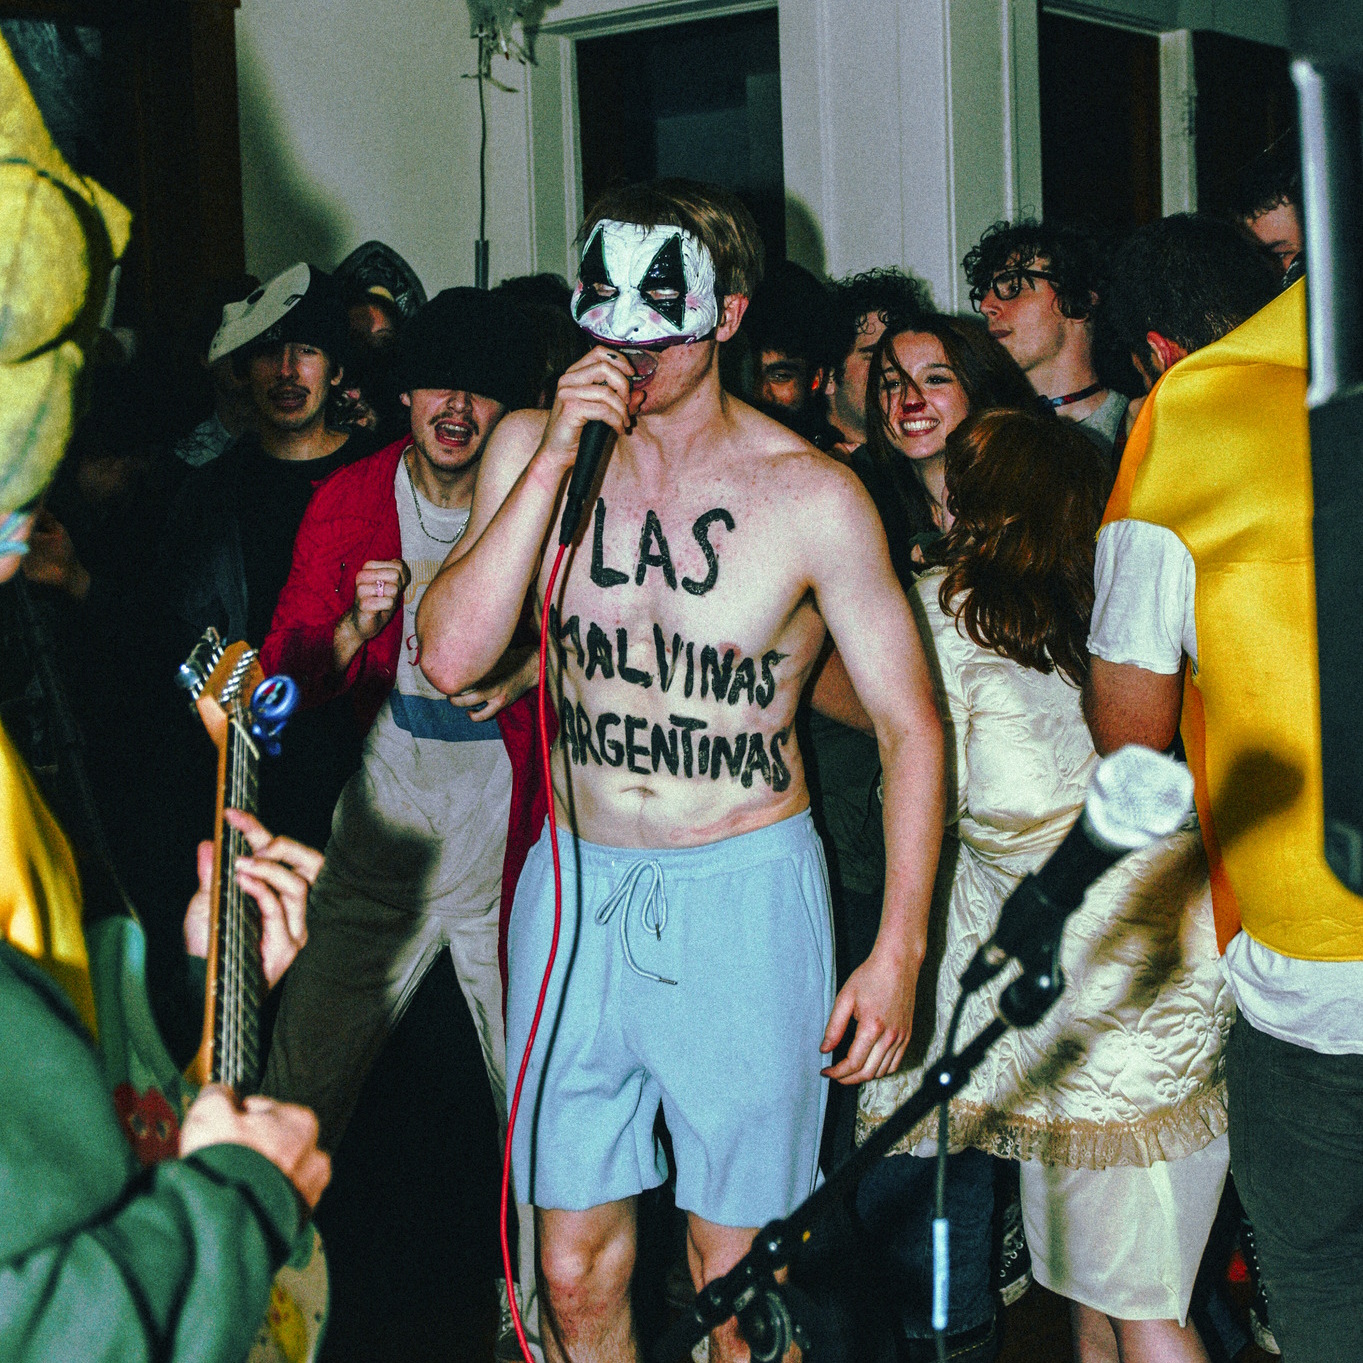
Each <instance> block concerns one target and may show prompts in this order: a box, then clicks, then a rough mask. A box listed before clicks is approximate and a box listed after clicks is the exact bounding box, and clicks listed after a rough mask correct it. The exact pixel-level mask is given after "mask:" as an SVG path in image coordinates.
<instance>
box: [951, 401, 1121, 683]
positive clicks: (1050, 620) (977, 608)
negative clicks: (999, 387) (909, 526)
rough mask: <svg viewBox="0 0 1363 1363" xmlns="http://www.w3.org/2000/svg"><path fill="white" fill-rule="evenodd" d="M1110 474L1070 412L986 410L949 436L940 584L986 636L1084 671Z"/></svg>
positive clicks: (1023, 662)
mask: <svg viewBox="0 0 1363 1363" xmlns="http://www.w3.org/2000/svg"><path fill="white" fill-rule="evenodd" d="M1110 481H1111V478H1110V474H1109V472H1108V470H1107V467H1106V465H1105V461H1104V459H1103V455H1102V453H1101V451H1100V450H1099V448H1098V446H1097V445H1096V444H1095V443H1094V442H1093V441H1092V440H1091V439H1090V438H1089V437H1088V436H1086V435H1085V434H1084V433H1083V431H1081V430H1080V429H1079V428H1078V427H1077V426H1075V425H1074V424H1073V423H1072V422H1068V421H1048V420H1046V418H1044V417H1042V416H1038V415H1035V414H1033V413H1030V412H1016V411H992V412H981V413H980V414H979V415H978V416H973V417H970V418H968V419H967V420H965V421H963V422H962V423H961V424H960V425H959V426H958V427H957V428H956V429H955V430H954V431H953V432H952V433H951V434H950V435H949V436H948V437H947V458H946V484H947V508H948V510H950V512H951V514H952V516H954V517H955V520H954V521H953V522H952V526H951V529H950V530H948V531H947V533H946V534H945V535H944V536H943V537H942V540H941V541H940V543H939V544H938V545H937V552H936V554H935V558H936V559H937V561H938V562H939V563H944V564H945V565H946V569H947V573H946V577H945V578H944V579H943V581H942V586H941V589H940V591H939V592H938V598H937V599H938V601H939V602H940V603H941V606H942V610H943V611H944V612H946V613H947V614H948V615H954V616H955V617H956V621H957V627H958V628H959V627H960V626H961V625H964V626H965V630H966V633H967V634H969V636H970V637H971V639H973V640H974V641H975V643H977V644H979V645H980V647H981V648H988V649H993V650H994V652H996V653H999V654H1001V655H1002V656H1003V657H1005V658H1010V659H1011V660H1012V661H1013V662H1015V663H1017V664H1019V665H1020V666H1022V667H1027V668H1031V669H1033V670H1034V671H1037V672H1044V673H1049V672H1052V671H1059V672H1060V674H1061V675H1062V676H1064V677H1065V678H1066V679H1067V680H1069V681H1071V682H1073V683H1074V684H1075V685H1076V686H1079V685H1081V684H1082V683H1083V680H1084V677H1085V676H1086V675H1087V673H1088V648H1087V639H1088V631H1089V618H1090V616H1091V615H1092V614H1093V553H1094V539H1095V536H1096V535H1097V532H1098V525H1099V523H1100V522H1101V520H1102V518H1103V509H1104V507H1105V505H1106V503H1107V494H1108V485H1109V483H1110Z"/></svg>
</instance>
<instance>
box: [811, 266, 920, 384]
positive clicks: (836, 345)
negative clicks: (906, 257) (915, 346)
mask: <svg viewBox="0 0 1363 1363" xmlns="http://www.w3.org/2000/svg"><path fill="white" fill-rule="evenodd" d="M832 293H833V319H832V325H831V327H830V329H829V335H828V353H829V355H830V356H831V357H832V362H833V364H834V366H835V368H836V370H837V372H838V373H839V374H841V372H842V366H843V364H844V363H845V362H846V360H847V357H848V356H849V355H850V354H851V353H852V348H853V347H854V346H855V345H856V343H857V336H858V334H859V333H860V331H861V324H862V322H863V321H864V320H865V319H866V318H867V317H869V316H870V315H871V314H872V313H876V314H878V315H879V317H880V320H881V321H882V322H884V323H885V325H886V326H893V327H895V328H897V329H898V328H900V327H902V326H904V325H905V324H907V323H908V322H909V321H911V320H912V319H913V318H915V317H920V316H922V315H924V314H925V313H931V312H936V311H937V309H936V308H935V307H933V305H932V293H931V291H930V290H929V288H928V286H927V285H926V284H925V283H923V281H922V280H921V279H916V278H915V277H914V276H913V275H911V274H905V273H904V271H903V270H897V269H895V268H894V267H893V266H890V267H887V268H885V269H877V270H865V271H863V272H862V273H861V274H854V275H849V276H848V277H847V278H846V279H839V280H837V281H835V282H834V284H833V290H832Z"/></svg>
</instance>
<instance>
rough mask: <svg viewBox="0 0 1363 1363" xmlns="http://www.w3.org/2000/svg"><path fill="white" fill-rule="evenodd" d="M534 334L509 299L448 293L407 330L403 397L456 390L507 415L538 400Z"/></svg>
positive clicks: (401, 365)
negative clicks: (420, 391)
mask: <svg viewBox="0 0 1363 1363" xmlns="http://www.w3.org/2000/svg"><path fill="white" fill-rule="evenodd" d="M533 349H534V347H533V344H532V341H531V336H530V328H529V325H528V324H527V322H526V319H525V318H524V317H523V316H522V314H521V313H520V312H519V311H518V310H517V309H516V308H515V307H514V306H513V305H512V304H510V303H508V302H507V301H506V299H504V298H502V297H501V296H500V295H498V294H495V293H488V292H486V291H485V290H483V289H468V288H463V289H445V290H443V291H442V292H440V293H438V294H436V296H435V297H434V298H432V299H431V301H430V302H429V303H427V304H426V305H425V307H423V308H422V309H421V310H420V311H419V312H418V313H417V314H416V316H415V317H413V318H412V320H411V321H410V322H408V323H407V325H406V327H404V328H403V331H402V336H401V339H400V340H399V342H398V360H397V367H396V370H395V374H394V377H395V379H396V381H397V387H398V391H399V392H403V393H409V392H411V391H412V389H414V388H441V389H456V390H458V391H461V392H468V393H477V394H479V395H480V396H482V397H485V398H492V399H493V400H494V401H495V402H500V403H501V404H502V406H503V407H505V408H506V409H507V411H515V410H516V409H517V408H520V407H528V406H529V405H530V404H531V402H532V401H533V400H534V396H535V395H534V392H533V391H532V389H533V385H534V380H535V376H534V375H533V374H531V373H530V372H529V371H530V369H531V368H533V360H532V355H533Z"/></svg>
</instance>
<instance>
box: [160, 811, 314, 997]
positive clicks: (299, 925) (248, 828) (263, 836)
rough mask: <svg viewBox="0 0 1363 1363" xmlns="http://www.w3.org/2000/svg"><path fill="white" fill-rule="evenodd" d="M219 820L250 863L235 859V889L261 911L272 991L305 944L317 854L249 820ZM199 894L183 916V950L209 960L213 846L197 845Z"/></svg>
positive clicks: (240, 816) (237, 815)
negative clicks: (237, 838) (240, 842)
mask: <svg viewBox="0 0 1363 1363" xmlns="http://www.w3.org/2000/svg"><path fill="white" fill-rule="evenodd" d="M223 818H224V819H225V820H226V821H227V822H228V823H229V824H230V825H231V826H232V827H233V828H235V829H236V830H237V831H238V832H239V833H240V834H241V835H242V836H243V837H244V838H245V839H246V845H247V846H248V847H249V848H250V849H251V855H250V856H249V857H238V858H237V862H236V866H235V868H234V874H235V876H236V881H237V884H238V885H240V886H241V888H242V889H243V890H244V891H245V892H246V893H247V894H249V895H250V896H251V898H252V899H254V900H255V902H256V904H257V906H258V907H259V909H260V918H261V936H260V953H261V957H262V963H263V965H264V967H265V983H266V986H267V987H268V988H271V989H273V988H274V986H275V985H276V984H278V983H279V980H280V978H281V976H282V975H283V974H284V972H285V971H286V970H287V969H288V968H289V966H290V965H292V964H293V959H294V957H295V956H297V955H298V953H299V952H300V951H301V950H302V949H303V944H304V943H305V942H306V941H307V940H308V928H307V912H306V911H307V902H308V887H309V886H311V885H315V884H316V883H317V873H318V872H319V871H320V870H321V869H322V854H321V853H320V852H318V851H317V850H316V849H315V848H312V847H305V846H304V845H303V844H302V843H301V842H294V840H293V839H292V838H284V837H275V836H274V835H273V834H271V833H270V831H269V830H268V829H267V828H266V827H265V826H264V825H263V824H262V823H261V822H260V820H259V819H257V818H256V817H255V816H254V815H252V814H246V813H244V812H243V811H241V810H239V809H226V810H224V811H223ZM198 861H199V888H198V890H197V891H196V892H195V894H194V898H193V899H191V900H190V901H189V911H188V912H187V913H186V914H185V949H186V950H187V951H188V952H189V954H190V955H191V956H200V957H204V956H207V955H208V930H209V929H208V925H209V905H210V901H211V897H212V890H213V844H212V843H211V842H201V843H200V844H199V857H198Z"/></svg>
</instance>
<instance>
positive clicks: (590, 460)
mask: <svg viewBox="0 0 1363 1363" xmlns="http://www.w3.org/2000/svg"><path fill="white" fill-rule="evenodd" d="M612 434H613V432H612V430H611V428H610V427H609V426H607V425H606V423H605V422H604V421H589V422H587V424H586V425H585V426H583V428H582V434H581V435H580V436H579V437H578V441H577V463H575V464H574V465H573V474H572V477H571V478H569V479H568V495H567V496H566V497H564V499H563V519H562V520H561V521H560V522H559V527H558V542H559V543H560V544H571V543H572V542H573V541H574V540H575V539H576V538H577V532H578V531H579V530H580V529H581V528H582V521H583V518H584V517H585V516H586V514H587V494H588V493H589V492H590V491H591V490H592V484H593V483H594V482H595V481H596V471H597V469H598V468H600V467H601V459H602V456H603V455H604V454H605V453H606V446H607V445H608V444H609V443H610V438H611V436H612Z"/></svg>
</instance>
